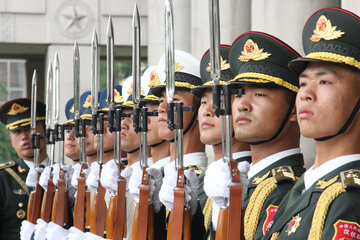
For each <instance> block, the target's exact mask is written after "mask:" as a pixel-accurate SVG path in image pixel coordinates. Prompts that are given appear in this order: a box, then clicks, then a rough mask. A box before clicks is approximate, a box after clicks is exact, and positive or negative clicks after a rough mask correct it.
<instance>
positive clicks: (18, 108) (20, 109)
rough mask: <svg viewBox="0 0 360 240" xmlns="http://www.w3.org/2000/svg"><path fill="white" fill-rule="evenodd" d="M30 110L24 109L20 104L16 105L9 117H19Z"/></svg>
mask: <svg viewBox="0 0 360 240" xmlns="http://www.w3.org/2000/svg"><path fill="white" fill-rule="evenodd" d="M28 109H29V107H24V106H21V105H20V104H17V103H14V104H13V105H12V106H11V108H10V111H9V112H8V115H17V114H20V113H23V112H26V111H27V110H28Z"/></svg>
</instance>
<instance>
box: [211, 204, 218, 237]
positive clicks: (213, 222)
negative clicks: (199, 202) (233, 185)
mask: <svg viewBox="0 0 360 240" xmlns="http://www.w3.org/2000/svg"><path fill="white" fill-rule="evenodd" d="M219 212H220V206H219V205H217V204H213V208H212V212H211V225H212V228H213V230H214V231H216V228H217V223H218V219H219Z"/></svg>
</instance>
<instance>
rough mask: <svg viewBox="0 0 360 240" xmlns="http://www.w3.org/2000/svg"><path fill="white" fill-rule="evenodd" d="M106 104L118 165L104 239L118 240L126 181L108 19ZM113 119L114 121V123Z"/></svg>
mask: <svg viewBox="0 0 360 240" xmlns="http://www.w3.org/2000/svg"><path fill="white" fill-rule="evenodd" d="M106 50H107V98H106V99H107V104H108V106H109V111H108V123H109V124H108V125H109V126H108V127H109V130H110V131H111V132H114V147H115V149H114V159H115V162H116V163H117V165H118V180H117V184H118V191H117V194H116V195H114V194H113V196H111V198H110V201H109V208H108V212H107V216H106V238H107V239H114V240H120V239H123V238H126V195H125V194H126V180H125V178H123V177H121V175H120V174H121V171H122V170H123V169H124V168H125V165H124V164H123V163H122V162H121V147H120V146H121V135H120V134H121V133H120V132H121V117H122V112H121V108H115V101H114V29H113V24H112V19H111V17H109V22H108V29H107V45H106ZM114 117H115V119H116V121H114Z"/></svg>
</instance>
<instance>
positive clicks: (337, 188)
mask: <svg viewBox="0 0 360 240" xmlns="http://www.w3.org/2000/svg"><path fill="white" fill-rule="evenodd" d="M359 27H360V17H359V16H356V15H355V14H353V13H351V12H349V11H346V10H343V9H339V8H332V7H331V8H330V7H328V8H322V9H320V10H318V11H316V12H315V13H314V14H313V15H312V16H311V17H310V18H309V20H308V21H307V22H306V24H305V27H304V30H303V36H302V40H303V47H304V52H305V54H306V56H305V57H304V58H299V59H296V60H293V61H291V62H290V63H289V68H290V69H291V70H293V71H294V72H296V73H300V76H299V84H300V90H299V92H298V95H297V99H296V109H297V118H298V122H299V125H300V131H301V134H302V135H303V136H305V137H308V138H314V139H315V141H316V157H315V162H314V165H313V166H312V167H311V168H310V169H308V170H307V171H306V172H305V174H304V175H303V176H302V177H301V179H300V180H299V181H298V182H297V183H296V184H295V186H294V188H293V189H292V190H291V192H290V193H289V194H288V195H287V196H286V197H285V199H284V201H283V202H282V203H281V205H280V206H279V209H278V211H277V213H276V215H275V217H274V224H273V225H272V227H271V228H270V229H269V230H268V232H267V233H266V236H265V238H264V239H270V238H271V239H288V238H292V239H306V238H307V239H360V228H359V227H360V211H359V204H358V201H359V198H360V191H359V189H360V184H359V180H360V167H359V166H360V148H359V141H360V118H359V106H360V101H359V96H360V64H359V61H360V57H359V56H360V42H359V41H358V40H357V39H359V36H360V31H359Z"/></svg>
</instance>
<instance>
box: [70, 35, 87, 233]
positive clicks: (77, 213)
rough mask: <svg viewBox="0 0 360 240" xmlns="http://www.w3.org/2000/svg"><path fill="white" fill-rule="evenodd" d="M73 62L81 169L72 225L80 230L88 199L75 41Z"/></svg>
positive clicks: (77, 52) (77, 54) (83, 128)
mask: <svg viewBox="0 0 360 240" xmlns="http://www.w3.org/2000/svg"><path fill="white" fill-rule="evenodd" d="M73 64H74V65H73V66H74V67H73V68H74V113H75V134H76V137H77V138H79V137H80V164H81V171H80V177H79V178H78V188H77V195H76V199H75V206H74V227H76V228H77V229H79V230H81V231H84V229H85V217H86V214H85V207H88V206H89V201H86V200H87V199H88V196H87V195H88V194H86V186H85V173H84V170H85V169H86V168H87V164H86V153H85V135H86V125H85V120H84V119H80V53H79V46H78V44H77V42H76V41H75V44H74V60H73ZM80 128H81V131H80ZM85 205H86V206H85ZM86 209H88V208H86ZM87 219H88V218H87Z"/></svg>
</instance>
